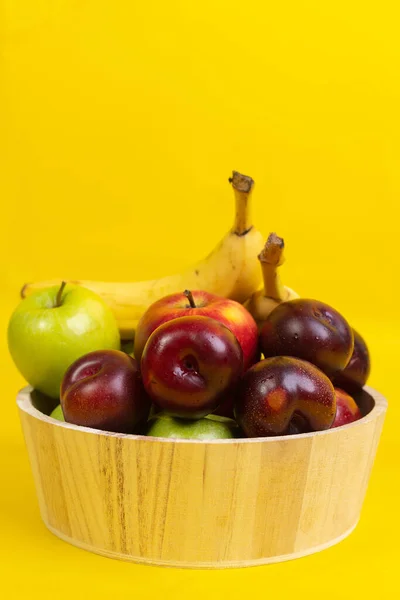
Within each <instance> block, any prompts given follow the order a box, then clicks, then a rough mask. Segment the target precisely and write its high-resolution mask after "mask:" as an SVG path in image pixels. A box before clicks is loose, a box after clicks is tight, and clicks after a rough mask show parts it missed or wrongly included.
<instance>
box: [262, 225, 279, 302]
mask: <svg viewBox="0 0 400 600" xmlns="http://www.w3.org/2000/svg"><path fill="white" fill-rule="evenodd" d="M284 247H285V242H284V241H283V239H282V238H280V237H278V236H277V235H276V233H270V234H269V236H268V239H267V242H266V244H265V246H264V248H263V249H262V250H261V252H260V254H259V255H258V260H259V261H260V263H261V270H262V275H263V280H264V296H266V297H267V298H272V299H273V300H277V301H278V302H283V301H284V300H285V297H286V294H285V288H284V286H283V285H282V283H281V280H280V277H279V273H278V267H280V265H282V264H283V263H284V260H285V259H284V256H283V249H284Z"/></svg>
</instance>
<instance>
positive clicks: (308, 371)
mask: <svg viewBox="0 0 400 600" xmlns="http://www.w3.org/2000/svg"><path fill="white" fill-rule="evenodd" d="M335 414H336V396H335V390H334V387H333V385H332V382H331V381H330V380H329V379H328V377H327V376H326V375H325V374H324V373H322V371H320V370H319V369H318V368H317V367H315V366H314V365H312V364H311V363H309V362H306V361H304V360H300V359H298V358H293V357H288V356H275V357H273V358H267V359H265V360H262V361H260V362H259V363H257V364H256V365H254V366H253V367H251V368H250V369H249V370H248V371H246V373H245V374H244V377H243V379H242V381H241V383H240V385H239V390H238V395H237V398H236V401H235V417H236V420H237V422H238V424H239V425H240V427H241V428H242V430H243V431H244V433H245V434H246V436H247V437H267V436H272V435H286V434H292V433H304V432H307V431H320V430H323V429H329V428H330V427H331V425H332V423H333V421H334V418H335Z"/></svg>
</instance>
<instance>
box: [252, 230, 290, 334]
mask: <svg viewBox="0 0 400 600" xmlns="http://www.w3.org/2000/svg"><path fill="white" fill-rule="evenodd" d="M284 247H285V244H284V241H283V239H282V238H280V237H278V236H277V235H276V234H275V233H270V234H269V236H268V239H267V242H266V244H265V246H264V248H263V249H262V251H261V252H260V254H259V255H258V260H259V261H260V264H261V271H262V277H263V281H264V287H263V288H262V289H260V290H257V291H256V292H254V293H253V294H252V295H251V296H250V298H249V299H248V300H247V301H246V302H245V304H244V305H245V307H246V308H247V310H248V311H249V312H250V313H251V314H252V315H253V317H254V320H255V321H256V323H257V325H258V328H259V329H260V328H261V326H262V324H263V322H264V321H265V319H266V318H267V317H268V315H269V313H270V312H272V311H273V310H274V308H275V307H276V306H278V304H280V303H281V302H286V301H287V300H293V299H294V298H298V297H299V295H298V294H297V293H296V292H295V291H293V290H292V289H291V288H289V287H287V286H284V285H282V282H281V280H280V276H279V267H280V266H281V265H282V264H283V263H284V256H283V249H284Z"/></svg>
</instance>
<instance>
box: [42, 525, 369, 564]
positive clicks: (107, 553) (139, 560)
mask: <svg viewBox="0 0 400 600" xmlns="http://www.w3.org/2000/svg"><path fill="white" fill-rule="evenodd" d="M44 524H45V525H46V527H47V529H48V530H49V531H50V532H51V533H52V534H53V535H55V536H56V537H58V538H59V539H60V540H62V541H63V542H67V543H68V544H71V545H72V546H75V547H77V548H80V549H81V550H86V551H87V552H92V553H94V554H99V555H100V556H104V557H106V558H113V559H115V560H123V561H125V562H131V563H136V564H141V565H149V566H153V567H170V568H177V569H204V570H210V569H240V568H245V567H257V566H262V565H270V564H274V563H279V562H285V561H288V560H294V559H296V558H302V557H304V556H309V555H310V554H316V553H317V552H321V551H322V550H326V549H327V548H330V547H331V546H335V545H336V544H339V542H341V541H343V540H344V539H346V538H347V537H348V536H349V535H350V534H351V533H352V532H353V531H354V529H355V528H356V527H357V524H358V521H357V522H356V523H355V524H354V525H352V527H350V528H349V529H347V531H345V532H344V533H342V534H341V535H339V536H338V537H336V538H334V539H333V540H329V541H328V542H325V543H324V544H319V545H318V546H313V547H311V548H307V549H306V550H302V551H300V552H292V553H290V554H282V555H281V556H269V557H266V558H257V559H254V560H239V561H220V562H182V561H171V560H154V559H151V558H144V557H142V556H131V555H130V554H121V553H120V552H113V551H112V550H103V549H101V548H98V547H96V546H91V545H90V544H86V543H85V542H81V541H79V540H76V539H74V538H71V537H69V536H67V535H65V534H64V533H62V532H61V531H58V530H57V529H55V528H54V527H51V525H49V524H48V523H46V522H45V521H44Z"/></svg>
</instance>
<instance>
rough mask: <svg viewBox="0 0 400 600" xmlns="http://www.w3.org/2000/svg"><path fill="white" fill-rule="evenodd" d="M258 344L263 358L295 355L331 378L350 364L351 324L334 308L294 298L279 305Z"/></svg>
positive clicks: (268, 321)
mask: <svg viewBox="0 0 400 600" xmlns="http://www.w3.org/2000/svg"><path fill="white" fill-rule="evenodd" d="M260 344H261V350H262V352H263V354H264V356H265V358H267V357H270V356H295V357H297V358H302V359H303V360H307V361H309V362H311V363H313V364H314V365H316V366H317V367H318V368H319V369H321V371H323V372H324V373H325V374H326V375H328V377H333V376H334V375H336V374H337V373H338V372H340V371H342V370H343V369H344V368H345V367H346V365H347V363H348V362H349V360H350V357H351V355H352V352H353V346H354V338H353V330H352V329H351V327H350V325H349V324H348V323H347V321H346V319H344V317H342V315H341V314H340V313H338V312H337V311H336V310H335V309H334V308H332V307H331V306H328V305H327V304H324V303H323V302H319V301H318V300H308V299H305V298H296V299H295V300H290V301H288V302H282V303H281V304H279V305H278V306H277V307H276V308H275V309H274V310H273V311H272V312H271V313H270V314H269V315H268V317H267V319H266V321H265V323H264V325H263V327H262V329H261V333H260Z"/></svg>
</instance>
